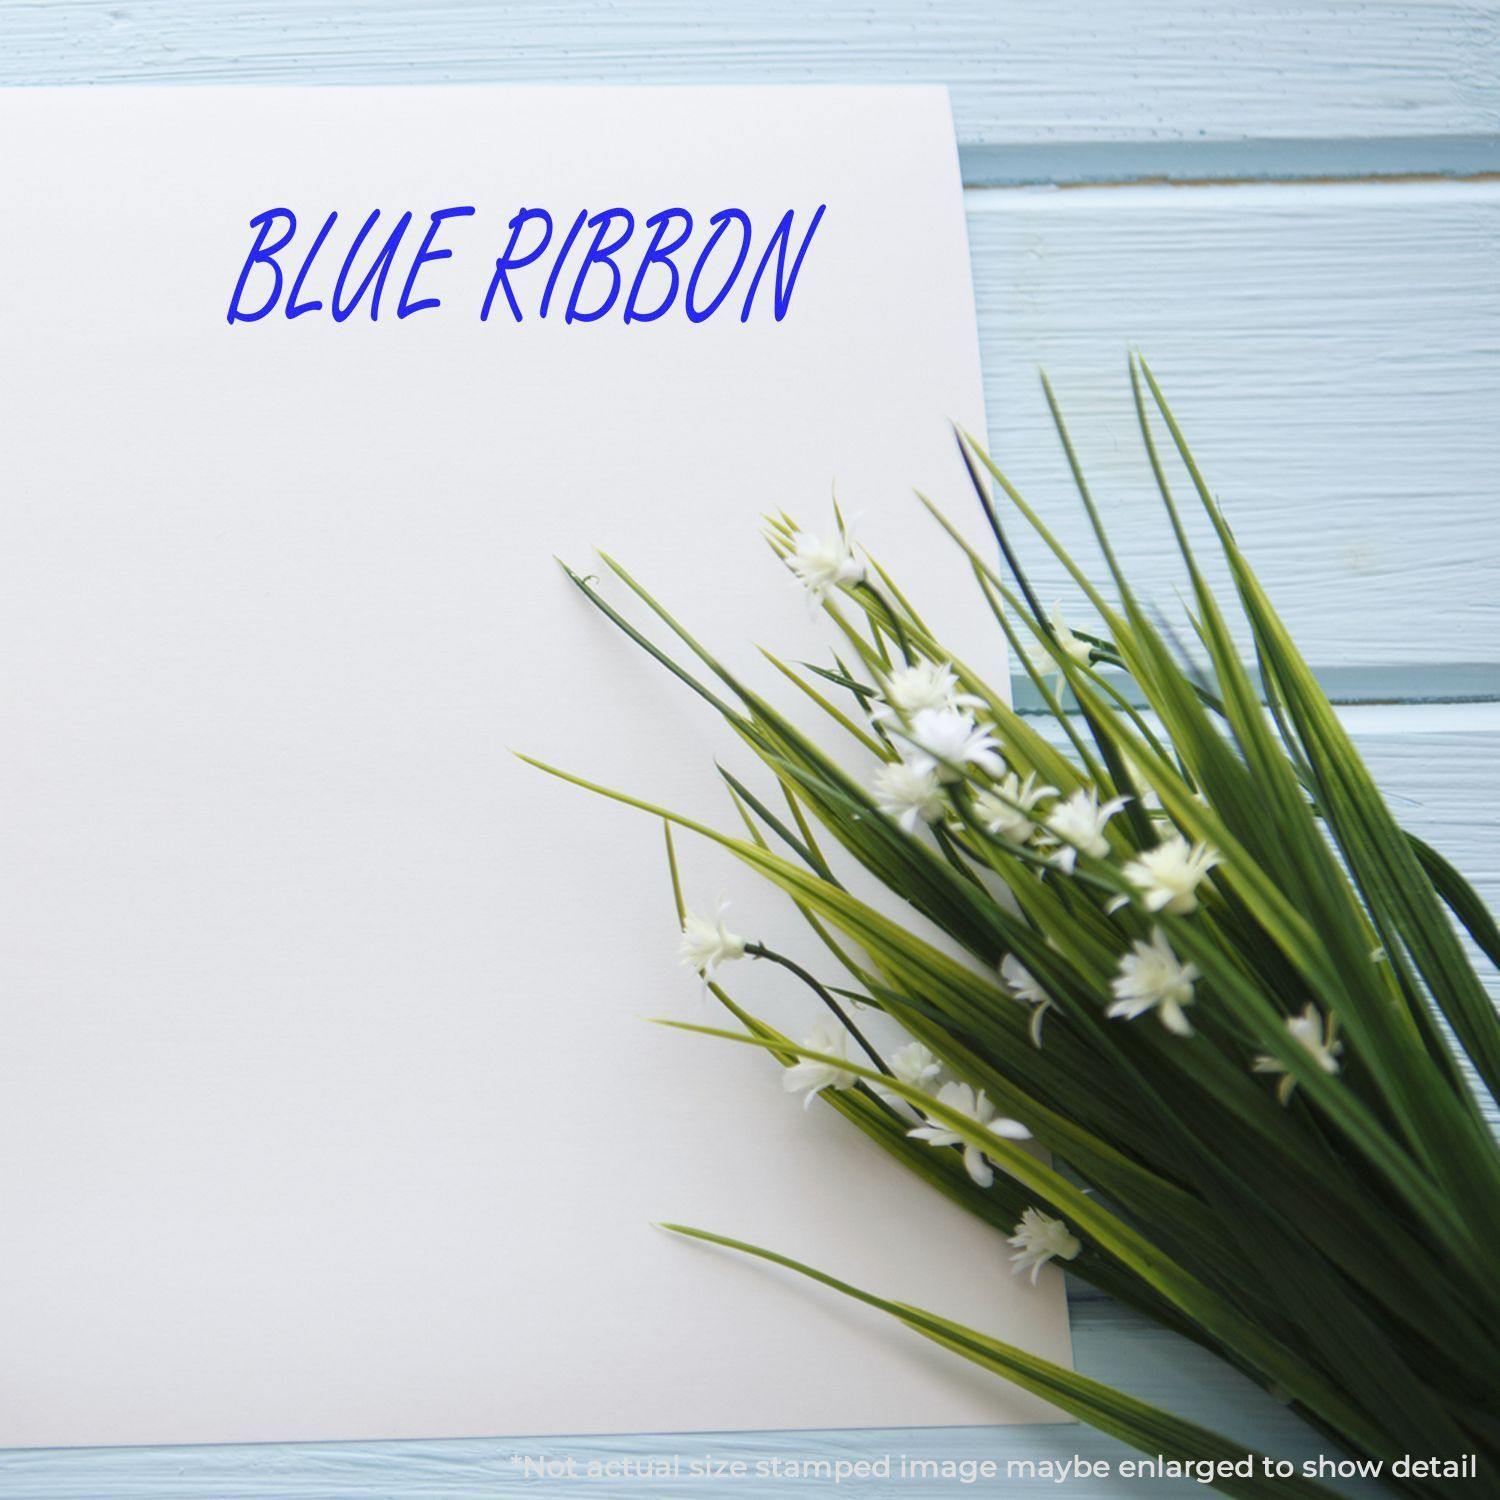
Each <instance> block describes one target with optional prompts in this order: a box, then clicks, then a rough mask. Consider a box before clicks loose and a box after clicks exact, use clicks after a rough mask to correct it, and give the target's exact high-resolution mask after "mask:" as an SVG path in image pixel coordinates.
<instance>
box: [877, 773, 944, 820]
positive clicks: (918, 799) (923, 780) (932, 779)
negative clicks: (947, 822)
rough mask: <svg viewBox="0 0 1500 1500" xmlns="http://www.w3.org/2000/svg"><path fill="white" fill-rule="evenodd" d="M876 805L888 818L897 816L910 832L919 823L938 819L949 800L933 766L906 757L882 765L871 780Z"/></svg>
mask: <svg viewBox="0 0 1500 1500" xmlns="http://www.w3.org/2000/svg"><path fill="white" fill-rule="evenodd" d="M871 788H872V790H873V791H874V793H875V805H876V807H878V808H879V809H880V810H881V812H883V813H884V814H885V815H886V816H887V817H888V818H894V819H895V820H896V821H897V822H898V823H899V824H900V825H901V826H902V828H904V829H905V830H906V831H907V832H908V833H911V832H912V831H913V830H914V829H915V828H916V826H917V823H918V822H919V821H920V822H923V823H935V822H937V820H938V819H939V818H940V817H942V815H943V813H944V811H945V810H946V806H947V804H946V803H945V802H944V801H943V788H942V785H941V784H940V783H939V781H938V778H937V772H936V771H934V770H933V769H932V768H931V767H930V766H919V765H913V764H911V763H909V762H907V761H904V760H898V761H892V762H891V763H890V764H889V765H886V766H882V767H881V768H880V769H879V770H878V771H877V772H876V773H875V779H874V781H873V782H872V783H871Z"/></svg>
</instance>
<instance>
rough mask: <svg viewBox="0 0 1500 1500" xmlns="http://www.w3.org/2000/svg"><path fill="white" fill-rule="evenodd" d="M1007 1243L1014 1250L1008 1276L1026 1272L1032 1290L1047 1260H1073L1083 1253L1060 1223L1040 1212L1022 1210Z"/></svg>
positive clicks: (1074, 1238) (1074, 1236)
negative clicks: (1028, 1273)
mask: <svg viewBox="0 0 1500 1500" xmlns="http://www.w3.org/2000/svg"><path fill="white" fill-rule="evenodd" d="M1006 1243H1007V1244H1011V1245H1014V1246H1015V1247H1016V1253H1015V1254H1014V1255H1012V1256H1011V1258H1010V1269H1011V1274H1012V1275H1013V1276H1015V1275H1019V1274H1020V1273H1021V1272H1022V1271H1025V1270H1028V1269H1029V1270H1030V1272H1031V1284H1032V1286H1035V1285H1036V1278H1037V1275H1038V1274H1039V1272H1040V1271H1041V1269H1042V1267H1043V1266H1045V1265H1046V1264H1047V1262H1048V1261H1049V1260H1073V1259H1075V1258H1076V1257H1077V1255H1078V1252H1079V1251H1080V1250H1082V1249H1083V1246H1082V1245H1081V1244H1079V1242H1078V1238H1077V1236H1076V1235H1074V1234H1071V1233H1070V1232H1069V1230H1068V1226H1067V1225H1066V1224H1064V1223H1063V1221H1062V1220H1061V1219H1054V1218H1053V1217H1052V1215H1051V1214H1044V1213H1043V1212H1042V1211H1041V1209H1039V1208H1026V1209H1022V1210H1021V1222H1020V1223H1019V1224H1017V1225H1016V1232H1015V1233H1014V1234H1013V1235H1011V1237H1010V1239H1009V1240H1008V1241H1006Z"/></svg>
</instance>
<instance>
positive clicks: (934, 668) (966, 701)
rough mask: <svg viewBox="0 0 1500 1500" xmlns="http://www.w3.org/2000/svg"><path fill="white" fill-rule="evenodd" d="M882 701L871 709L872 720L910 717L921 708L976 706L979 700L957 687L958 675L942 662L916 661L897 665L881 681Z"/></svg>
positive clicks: (920, 710) (919, 711)
mask: <svg viewBox="0 0 1500 1500" xmlns="http://www.w3.org/2000/svg"><path fill="white" fill-rule="evenodd" d="M880 695H881V697H882V698H883V699H884V700H885V701H884V702H883V703H879V704H877V705H876V706H875V708H874V709H873V710H872V711H871V713H870V717H871V718H872V719H875V720H880V719H889V718H891V717H892V716H893V715H899V716H900V717H901V718H903V719H909V718H911V717H912V715H913V714H918V713H921V712H922V710H923V709H924V708H935V709H943V708H977V707H978V706H979V703H980V700H979V699H978V698H975V697H973V696H972V695H971V694H968V693H961V692H959V690H958V678H957V677H956V676H955V675H954V672H953V668H952V667H951V666H950V665H949V664H948V663H947V662H945V661H917V662H913V663H912V664H911V665H910V666H906V667H897V668H896V670H895V671H894V672H892V673H891V674H890V676H889V677H887V678H885V679H884V680H883V681H882V682H881V684H880Z"/></svg>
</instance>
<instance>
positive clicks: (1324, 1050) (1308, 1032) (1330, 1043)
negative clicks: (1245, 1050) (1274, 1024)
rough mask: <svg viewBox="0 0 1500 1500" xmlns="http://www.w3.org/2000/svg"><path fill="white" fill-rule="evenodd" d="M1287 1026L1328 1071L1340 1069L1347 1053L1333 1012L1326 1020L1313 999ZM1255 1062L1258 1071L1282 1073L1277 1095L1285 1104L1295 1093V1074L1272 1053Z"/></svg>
mask: <svg viewBox="0 0 1500 1500" xmlns="http://www.w3.org/2000/svg"><path fill="white" fill-rule="evenodd" d="M1286 1029H1287V1030H1288V1031H1289V1032H1291V1034H1292V1037H1293V1040H1295V1041H1298V1042H1300V1043H1301V1044H1302V1045H1303V1046H1304V1047H1305V1048H1306V1049H1307V1051H1308V1053H1309V1054H1310V1055H1311V1056H1312V1059H1313V1061H1314V1062H1316V1063H1317V1065H1318V1066H1319V1067H1320V1068H1322V1070H1323V1071H1324V1072H1325V1073H1337V1072H1338V1070H1339V1058H1340V1057H1341V1056H1342V1055H1343V1051H1344V1044H1343V1043H1342V1042H1341V1041H1339V1040H1338V1028H1337V1025H1336V1023H1335V1022H1334V1018H1333V1017H1332V1016H1329V1018H1328V1020H1327V1022H1326V1023H1325V1022H1324V1020H1323V1017H1322V1016H1321V1015H1320V1014H1319V1013H1318V1007H1317V1006H1316V1005H1314V1004H1313V1003H1312V1001H1310V1000H1309V1001H1308V1003H1307V1004H1306V1005H1305V1006H1304V1007H1303V1008H1302V1011H1301V1013H1300V1014H1299V1015H1295V1016H1288V1017H1287V1018H1286ZM1251 1066H1252V1067H1253V1068H1254V1069H1255V1071H1256V1072H1257V1073H1280V1074H1281V1075H1282V1079H1281V1082H1280V1083H1278V1084H1277V1085H1276V1097H1277V1098H1278V1099H1280V1100H1281V1102H1282V1103H1283V1104H1285V1103H1286V1102H1287V1101H1288V1100H1289V1099H1290V1098H1291V1097H1292V1090H1293V1089H1294V1088H1296V1087H1297V1080H1296V1079H1295V1078H1293V1077H1292V1075H1291V1073H1290V1071H1289V1070H1288V1069H1287V1066H1286V1064H1285V1063H1284V1062H1282V1061H1281V1059H1280V1058H1279V1057H1271V1056H1270V1055H1269V1054H1267V1053H1264V1052H1262V1053H1261V1055H1260V1056H1259V1057H1257V1058H1256V1059H1255V1061H1254V1062H1253V1063H1252V1064H1251Z"/></svg>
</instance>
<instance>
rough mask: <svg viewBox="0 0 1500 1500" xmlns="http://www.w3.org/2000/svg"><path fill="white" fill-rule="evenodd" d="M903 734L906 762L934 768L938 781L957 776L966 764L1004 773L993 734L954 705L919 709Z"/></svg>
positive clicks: (995, 772)
mask: <svg viewBox="0 0 1500 1500" xmlns="http://www.w3.org/2000/svg"><path fill="white" fill-rule="evenodd" d="M905 738H906V739H907V740H908V748H907V750H906V760H907V763H908V764H910V765H913V766H920V767H921V768H922V769H924V770H930V771H933V772H935V773H936V775H937V778H938V780H939V781H958V780H960V779H961V777H962V776H963V768H964V767H965V766H978V767H979V769H980V770H981V771H985V772H987V773H988V774H989V775H991V776H1003V775H1004V774H1005V762H1004V761H1003V760H1001V758H1000V755H999V748H1000V747H999V746H998V745H997V744H996V742H995V738H994V736H993V735H992V734H991V733H990V732H989V730H988V729H985V728H982V727H981V726H980V725H978V724H976V723H975V722H974V721H973V719H971V718H970V717H969V716H968V714H966V713H961V712H960V711H959V710H958V709H956V708H923V709H919V710H918V711H917V712H916V713H915V714H913V715H912V720H911V730H910V733H909V734H908V735H907V736H906V737H905Z"/></svg>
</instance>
